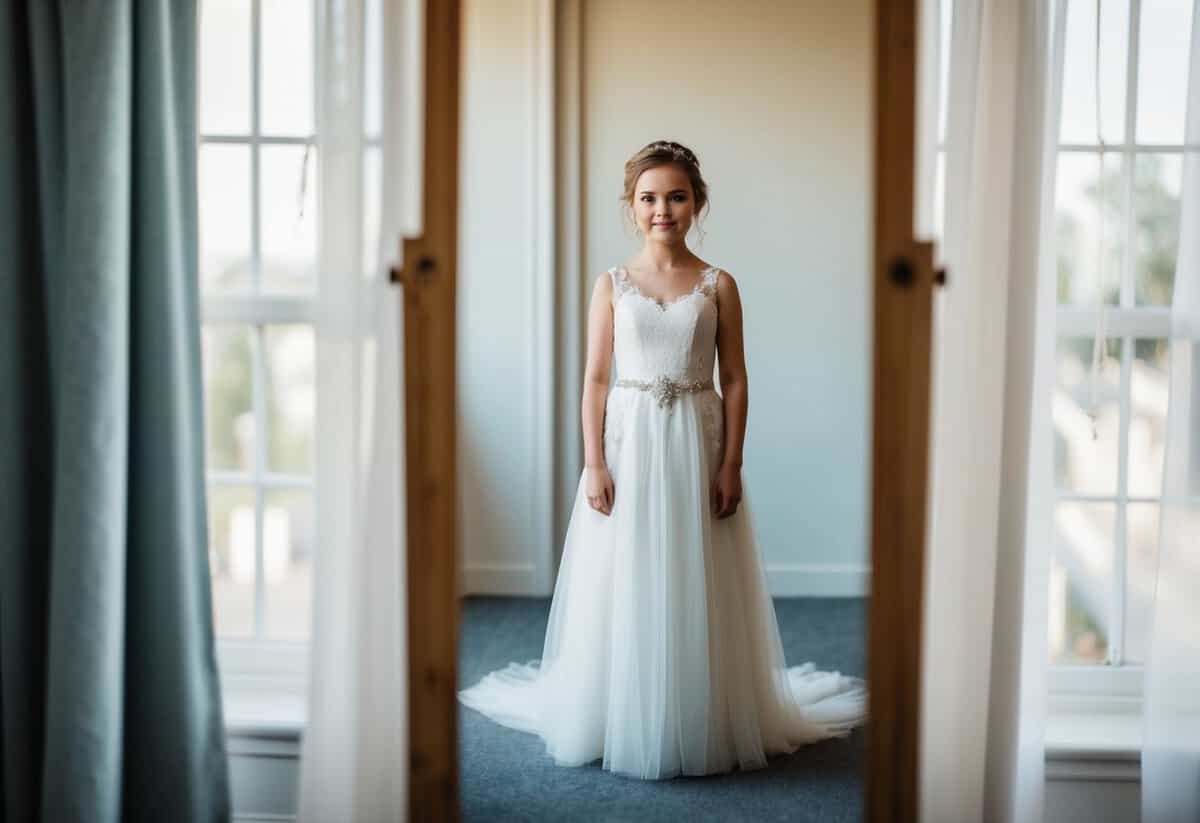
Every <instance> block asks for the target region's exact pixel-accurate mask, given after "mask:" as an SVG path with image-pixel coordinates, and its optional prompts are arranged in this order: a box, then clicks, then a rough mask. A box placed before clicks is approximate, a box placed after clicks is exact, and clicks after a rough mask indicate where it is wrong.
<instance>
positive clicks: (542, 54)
mask: <svg viewBox="0 0 1200 823" xmlns="http://www.w3.org/2000/svg"><path fill="white" fill-rule="evenodd" d="M556 5H557V4H556V3H555V0H536V2H535V3H534V4H533V7H532V14H533V25H532V26H531V31H530V43H529V54H530V61H531V63H532V66H531V69H532V71H531V72H530V81H531V87H530V90H529V92H530V98H531V100H532V101H533V105H532V106H531V114H532V119H531V122H530V124H529V133H530V140H529V143H528V147H527V155H526V158H527V160H526V162H527V163H528V165H529V168H530V169H531V170H532V171H533V174H532V179H531V180H530V186H531V187H532V192H531V196H532V200H533V219H532V220H530V221H529V232H530V237H529V247H530V249H532V251H533V260H534V266H533V278H534V283H533V302H532V304H531V305H530V307H529V311H530V314H531V315H532V317H533V322H532V323H531V324H530V328H529V351H530V353H531V354H530V358H529V367H530V374H529V384H530V385H531V386H532V387H533V397H532V398H531V399H530V405H531V408H532V409H533V427H532V432H531V434H532V439H531V442H530V444H529V450H530V451H529V453H530V455H531V457H532V459H531V460H530V470H531V471H530V477H529V484H528V488H529V507H530V524H531V526H532V529H531V531H532V533H533V535H534V540H535V541H536V542H535V546H536V549H537V551H536V555H535V563H536V569H537V572H536V579H535V581H534V585H535V586H536V590H537V591H539V592H542V593H544V594H545V595H549V594H551V593H552V592H553V591H554V579H555V572H556V571H557V563H556V559H557V558H556V551H555V542H556V540H555V531H554V520H555V509H556V508H557V507H556V506H555V500H556V497H555V484H554V477H555V474H554V465H555V462H556V461H555V458H556V457H557V448H556V446H557V444H556V442H555V435H556V431H555V427H554V420H555V409H556V407H557V397H556V392H557V389H558V385H557V383H558V381H557V375H558V372H557V361H558V358H559V356H560V355H559V351H558V347H557V346H555V344H554V338H555V326H556V323H555V320H556V316H555V315H556V306H557V305H558V289H557V285H558V284H557V278H556V272H557V267H556V258H557V253H558V252H557V237H556V231H555V229H556V227H557V223H558V220H557V217H558V210H557V209H556V208H555V205H554V204H555V196H556V192H555V185H554V171H555V165H556V163H557V144H556V141H555V112H554V52H555V49H554V41H555V26H556V10H557V9H556Z"/></svg>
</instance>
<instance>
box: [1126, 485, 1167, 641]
mask: <svg viewBox="0 0 1200 823" xmlns="http://www.w3.org/2000/svg"><path fill="white" fill-rule="evenodd" d="M1158 514H1159V508H1158V506H1157V505H1156V504H1153V503H1130V504H1129V506H1128V507H1127V508H1126V519H1127V521H1128V532H1129V539H1128V542H1127V543H1126V549H1125V560H1126V569H1127V570H1128V571H1127V572H1126V575H1125V581H1126V587H1127V588H1126V593H1125V659H1124V660H1123V661H1122V662H1124V663H1144V662H1145V661H1146V650H1147V648H1148V646H1149V643H1150V618H1151V617H1152V616H1153V612H1152V607H1153V606H1154V585H1155V581H1156V579H1157V577H1158Z"/></svg>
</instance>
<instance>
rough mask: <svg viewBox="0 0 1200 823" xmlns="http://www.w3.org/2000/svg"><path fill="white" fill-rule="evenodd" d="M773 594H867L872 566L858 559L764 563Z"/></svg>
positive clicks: (849, 595)
mask: <svg viewBox="0 0 1200 823" xmlns="http://www.w3.org/2000/svg"><path fill="white" fill-rule="evenodd" d="M766 573H767V588H768V590H769V591H770V592H771V596H772V597H866V596H867V595H869V594H870V593H871V569H870V567H869V566H866V565H864V564H861V563H767V564H766Z"/></svg>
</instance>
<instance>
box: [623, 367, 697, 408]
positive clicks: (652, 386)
mask: <svg viewBox="0 0 1200 823" xmlns="http://www.w3.org/2000/svg"><path fill="white" fill-rule="evenodd" d="M615 385H617V386H624V387H627V388H631V389H641V390H642V391H648V392H650V393H651V394H653V395H654V396H655V397H656V398H657V399H658V405H660V406H662V407H663V408H668V409H669V408H670V406H671V404H672V403H673V402H674V401H675V398H676V397H678V396H679V395H681V394H683V393H685V392H698V391H704V390H705V389H711V388H712V387H713V381H712V378H711V377H710V378H708V379H707V380H672V379H671V378H669V377H666V376H665V375H659V376H658V377H656V378H654V379H653V380H625V379H622V380H618V381H617V382H616V383H615Z"/></svg>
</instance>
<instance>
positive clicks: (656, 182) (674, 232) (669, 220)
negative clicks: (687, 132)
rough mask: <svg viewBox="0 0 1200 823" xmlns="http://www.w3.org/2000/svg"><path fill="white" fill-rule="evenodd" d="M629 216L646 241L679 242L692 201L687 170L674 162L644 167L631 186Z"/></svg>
mask: <svg viewBox="0 0 1200 823" xmlns="http://www.w3.org/2000/svg"><path fill="white" fill-rule="evenodd" d="M633 215H634V219H635V220H636V221H637V227H638V228H639V229H641V230H642V233H643V234H644V235H645V236H646V242H648V243H654V242H657V243H666V244H668V245H674V244H676V243H682V242H683V239H684V238H685V237H686V236H687V233H688V229H690V228H691V227H692V218H693V216H694V215H695V201H694V199H693V198H692V183H691V181H690V180H689V179H688V176H687V172H685V171H684V170H683V169H681V168H680V167H679V166H677V165H675V164H674V163H668V164H667V165H665V166H657V167H656V168H653V169H646V170H645V171H644V172H642V174H641V176H639V177H638V181H637V185H636V186H634V189H633Z"/></svg>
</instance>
